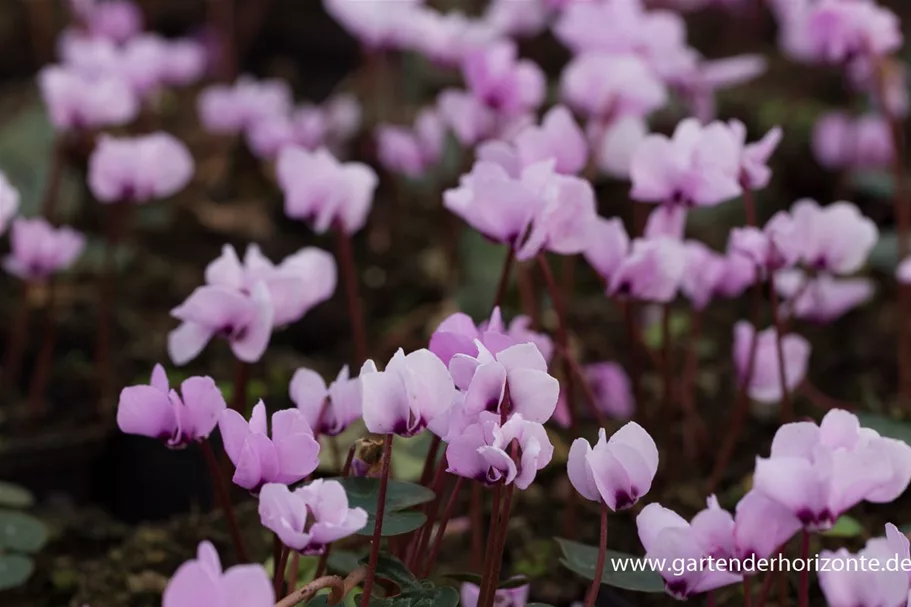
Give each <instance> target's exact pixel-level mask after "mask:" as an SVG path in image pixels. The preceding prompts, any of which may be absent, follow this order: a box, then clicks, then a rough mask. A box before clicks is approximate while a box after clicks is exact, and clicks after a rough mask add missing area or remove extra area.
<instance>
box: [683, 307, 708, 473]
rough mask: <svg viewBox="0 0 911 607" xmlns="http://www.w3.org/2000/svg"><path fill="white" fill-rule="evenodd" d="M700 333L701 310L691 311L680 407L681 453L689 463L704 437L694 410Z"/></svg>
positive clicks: (697, 452) (700, 420) (701, 426)
mask: <svg viewBox="0 0 911 607" xmlns="http://www.w3.org/2000/svg"><path fill="white" fill-rule="evenodd" d="M701 333H702V310H697V309H695V308H694V309H693V313H692V322H691V323H690V333H689V336H688V337H687V345H686V362H685V363H684V370H683V389H682V393H681V397H680V407H681V408H682V409H683V416H684V420H685V421H684V425H683V451H684V453H685V454H686V457H687V459H688V460H689V461H690V463H692V462H694V461H695V460H696V458H697V457H698V455H699V446H700V443H701V441H702V439H703V438H704V436H705V426H703V424H702V419H701V418H700V417H699V412H698V410H697V409H696V376H697V375H698V373H699V352H698V351H697V347H698V345H699V337H700V335H701Z"/></svg>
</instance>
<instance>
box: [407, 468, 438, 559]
mask: <svg viewBox="0 0 911 607" xmlns="http://www.w3.org/2000/svg"><path fill="white" fill-rule="evenodd" d="M445 475H446V460H445V459H442V460H440V463H439V465H437V468H436V473H435V474H434V477H433V483H432V484H431V490H432V491H433V499H432V500H430V501H429V502H427V504H425V505H424V514H425V515H426V516H427V521H426V522H425V523H424V524H423V525H422V526H421V528H420V529H419V530H418V531H417V532H416V533H415V534H414V537H413V538H412V540H413V541H412V542H411V550H410V551H409V552H410V553H409V555H408V561H407V562H408V564H409V566H410V567H411V568H414V565H415V564H416V563H415V562H414V560H415V559H417V558H419V557H420V556H421V555H423V554H425V552H426V550H427V543H428V542H429V541H430V536H431V534H432V533H433V525H434V523H436V520H437V513H438V510H439V503H440V498H441V497H442V492H443V482H444V481H445V479H446V476H445Z"/></svg>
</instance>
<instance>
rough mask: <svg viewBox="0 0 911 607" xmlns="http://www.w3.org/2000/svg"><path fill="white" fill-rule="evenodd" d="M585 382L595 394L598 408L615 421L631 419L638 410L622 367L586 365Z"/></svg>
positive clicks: (606, 363) (611, 364) (613, 364)
mask: <svg viewBox="0 0 911 607" xmlns="http://www.w3.org/2000/svg"><path fill="white" fill-rule="evenodd" d="M584 371H585V380H586V381H587V382H588V383H589V385H590V386H591V388H592V392H594V394H595V397H596V401H595V404H596V405H597V406H598V408H599V409H600V410H601V411H603V412H604V413H606V414H607V415H608V416H610V417H612V418H614V419H630V418H631V417H632V416H633V413H634V412H635V410H636V401H635V400H634V399H633V391H632V389H631V387H630V381H629V376H628V375H627V374H626V371H625V370H624V369H623V366H622V365H619V364H617V363H615V362H600V363H593V364H590V365H586V366H585V368H584Z"/></svg>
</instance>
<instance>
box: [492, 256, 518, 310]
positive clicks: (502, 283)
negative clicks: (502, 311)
mask: <svg viewBox="0 0 911 607" xmlns="http://www.w3.org/2000/svg"><path fill="white" fill-rule="evenodd" d="M515 260H516V248H515V247H514V246H512V245H509V250H507V251H506V258H505V259H504V260H503V270H502V271H501V272H500V280H499V282H497V293H496V295H495V296H494V300H493V306H491V307H492V308H496V307H498V306H499V305H500V304H501V303H503V298H504V297H506V289H507V287H509V275H510V274H511V273H512V266H513V263H514V262H515Z"/></svg>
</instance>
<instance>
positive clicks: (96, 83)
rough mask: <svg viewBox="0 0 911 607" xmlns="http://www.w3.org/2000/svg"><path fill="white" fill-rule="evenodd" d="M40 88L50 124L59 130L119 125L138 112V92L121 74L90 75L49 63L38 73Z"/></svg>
mask: <svg viewBox="0 0 911 607" xmlns="http://www.w3.org/2000/svg"><path fill="white" fill-rule="evenodd" d="M38 87H39V88H40V89H41V97H42V99H43V100H44V105H45V107H46V108H47V112H48V116H49V117H50V121H51V124H52V125H54V128H55V129H56V130H58V131H71V130H92V129H97V128H100V127H107V126H119V125H123V124H127V123H129V122H132V121H133V119H134V118H136V116H137V115H138V114H139V100H138V98H137V97H136V94H135V93H134V92H133V90H132V89H131V88H130V86H129V85H128V84H127V83H126V81H124V80H123V79H122V78H120V77H118V76H113V75H99V76H93V77H90V76H86V75H83V74H81V73H79V72H78V71H76V70H74V69H71V68H68V67H61V66H57V65H50V66H47V67H45V68H43V69H42V70H41V72H40V73H39V74H38Z"/></svg>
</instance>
